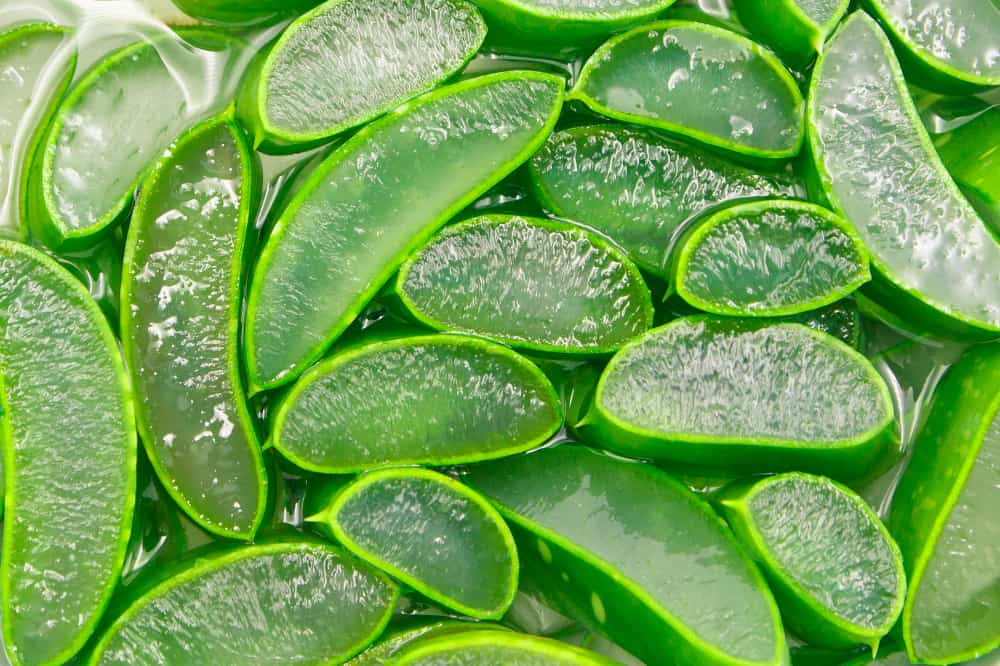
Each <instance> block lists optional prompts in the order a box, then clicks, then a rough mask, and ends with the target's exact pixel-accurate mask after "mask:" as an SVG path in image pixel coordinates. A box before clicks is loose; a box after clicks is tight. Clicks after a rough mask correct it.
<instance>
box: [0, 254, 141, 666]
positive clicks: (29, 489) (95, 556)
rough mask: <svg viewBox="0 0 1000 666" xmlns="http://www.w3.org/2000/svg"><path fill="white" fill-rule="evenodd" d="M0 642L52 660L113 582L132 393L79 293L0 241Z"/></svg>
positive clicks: (99, 322)
mask: <svg viewBox="0 0 1000 666" xmlns="http://www.w3.org/2000/svg"><path fill="white" fill-rule="evenodd" d="M0 375H2V381H0V412H2V416H3V420H2V422H0V428H2V429H0V440H2V443H3V455H4V468H5V470H4V471H5V475H6V486H7V487H6V497H5V506H6V515H5V517H4V525H3V561H2V564H0V569H2V576H3V579H2V580H3V583H2V589H3V639H4V644H5V645H6V647H7V651H8V654H9V656H10V658H11V661H12V662H13V663H14V665H15V666H20V665H24V666H29V665H30V666H35V665H40V664H61V663H63V662H65V661H66V660H68V659H69V658H70V657H72V656H73V655H74V654H75V653H76V652H77V650H79V649H80V648H81V647H82V646H83V644H84V642H85V641H86V640H87V638H88V636H89V635H90V633H91V632H92V631H93V630H94V627H95V626H96V624H97V622H98V620H99V619H100V617H101V613H102V612H103V611H104V608H105V606H106V605H107V603H108V599H109V598H110V596H111V592H112V590H113V589H114V586H115V584H116V583H117V582H118V575H119V573H120V572H121V568H122V564H123V562H124V560H125V550H126V547H127V546H128V540H129V530H130V528H131V524H132V509H133V507H134V505H135V483H136V479H135V476H136V437H135V424H134V422H133V419H132V396H131V393H130V391H129V387H128V381H127V378H126V375H125V370H124V367H123V366H122V361H121V356H120V355H119V353H118V345H117V343H116V342H115V339H114V337H113V335H112V334H111V329H110V328H109V327H108V322H107V320H106V319H105V318H104V315H103V314H102V313H101V311H100V309H99V308H98V307H97V304H96V303H94V301H93V300H92V299H91V298H90V295H89V294H88V293H87V290H86V289H85V288H84V287H83V285H81V284H80V283H79V282H78V281H77V280H76V279H75V278H74V277H73V276H72V275H70V274H69V273H68V272H67V271H66V270H65V269H63V268H62V267H60V266H59V265H57V264H56V263H55V262H54V261H53V260H51V259H49V258H48V257H46V256H45V255H43V254H41V253H40V252H38V251H37V250H33V249H31V248H29V247H28V246H26V245H21V244H18V243H12V242H9V241H0Z"/></svg>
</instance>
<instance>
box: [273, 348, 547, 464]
mask: <svg viewBox="0 0 1000 666" xmlns="http://www.w3.org/2000/svg"><path fill="white" fill-rule="evenodd" d="M561 425H562V415H561V413H560V407H559V401H558V398H557V397H556V395H555V391H554V389H553V388H552V385H551V384H550V383H549V381H548V379H546V378H545V375H543V374H542V371H541V370H539V369H538V368H537V367H535V366H534V365H532V363H531V362H529V361H528V360H526V359H524V358H522V357H521V356H519V355H517V354H515V353H514V352H512V351H510V350H509V349H507V348H506V347H502V346H500V345H497V344H494V343H492V342H487V341H485V340H480V339H478V338H469V337H465V336H460V335H429V336H417V337H410V338H403V339H400V340H390V341H386V342H376V343H373V344H368V345H363V346H360V347H357V348H354V349H349V350H348V351H345V352H342V353H340V354H337V355H335V356H333V357H332V358H331V359H329V360H328V361H326V362H324V363H321V364H320V365H318V366H316V367H315V368H313V369H312V370H310V371H309V372H308V373H306V374H305V375H304V376H303V377H302V379H301V380H300V381H299V382H298V383H297V384H296V385H295V386H294V387H293V388H292V390H291V392H290V393H289V394H288V397H287V398H286V399H285V401H284V402H283V403H282V405H281V407H280V409H279V410H278V413H277V415H276V416H275V421H274V428H273V431H272V435H271V442H272V444H273V445H274V446H275V448H277V449H278V450H279V451H280V452H281V453H282V454H283V455H284V456H285V457H286V458H288V459H289V460H291V461H292V462H294V463H295V464H296V465H298V466H299V467H302V468H303V469H307V470H311V471H315V472H323V473H327V474H338V473H348V472H357V471H361V470H365V469H370V468H373V467H379V466H382V465H389V464H392V465H407V464H428V465H452V464H457V463H463V462H473V461H476V460H485V459H489V458H499V457H502V456H508V455H512V454H514V453H519V452H521V451H527V450H528V449H531V448H534V447H535V446H538V445H539V444H541V443H543V442H544V441H546V440H547V439H548V438H549V437H550V436H551V435H553V434H554V433H555V432H556V431H557V430H559V427H560V426H561Z"/></svg>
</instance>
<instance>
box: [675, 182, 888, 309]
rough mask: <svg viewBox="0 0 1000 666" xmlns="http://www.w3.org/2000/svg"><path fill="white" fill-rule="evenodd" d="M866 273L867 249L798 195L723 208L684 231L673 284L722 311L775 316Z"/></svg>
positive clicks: (811, 305)
mask: <svg viewBox="0 0 1000 666" xmlns="http://www.w3.org/2000/svg"><path fill="white" fill-rule="evenodd" d="M869 279H871V274H870V272H869V270H868V251H867V250H866V249H865V246H864V244H863V243H862V242H861V238H859V237H858V235H857V233H856V232H855V231H854V229H853V228H852V227H851V226H850V225H848V224H847V223H846V222H845V221H844V220H842V219H841V218H839V217H837V216H836V215H834V214H833V213H831V212H830V211H828V210H826V209H825V208H821V207H819V206H816V205H814V204H810V203H805V202H801V201H773V200H771V201H759V202H755V203H746V204H741V205H736V206H733V207H731V208H726V209H725V210H722V211H720V212H718V213H715V214H714V215H712V216H710V217H709V218H707V219H706V220H704V221H703V222H701V223H699V224H698V225H697V226H696V227H694V228H693V229H692V230H691V232H690V233H689V234H686V235H685V238H684V240H683V241H682V243H681V245H680V247H679V249H678V251H677V256H676V259H675V261H674V268H673V279H672V280H671V285H672V288H673V290H674V291H675V292H676V293H677V295H679V296H680V297H681V298H682V299H684V300H685V301H686V302H687V303H688V304H689V305H692V306H694V307H696V308H698V309H699V310H704V311H705V312H711V313H713V314H721V315H735V316H749V317H780V316H784V315H793V314H799V313H802V312H806V311H808V310H814V309H816V308H819V307H822V306H824V305H829V304H831V303H833V302H834V301H838V300H840V299H841V298H843V297H844V296H846V295H848V294H849V293H851V292H853V291H854V290H855V289H857V288H858V287H860V286H861V285H862V284H864V283H865V282H867V281H868V280H869Z"/></svg>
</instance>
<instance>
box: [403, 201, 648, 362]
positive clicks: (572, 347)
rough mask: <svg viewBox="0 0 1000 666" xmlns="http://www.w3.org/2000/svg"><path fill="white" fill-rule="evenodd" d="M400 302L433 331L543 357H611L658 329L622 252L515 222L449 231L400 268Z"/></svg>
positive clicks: (541, 224) (527, 221)
mask: <svg viewBox="0 0 1000 666" xmlns="http://www.w3.org/2000/svg"><path fill="white" fill-rule="evenodd" d="M396 293H397V294H398V295H399V298H400V300H401V301H402V302H403V304H404V305H405V306H406V308H407V309H408V310H409V312H410V314H411V315H412V316H413V317H414V318H415V319H417V321H419V322H421V323H423V324H426V325H428V326H430V327H431V328H435V329H438V330H442V331H447V330H454V331H463V332H466V333H474V334H478V335H482V336H485V337H489V338H494V339H496V340H500V341H502V342H506V343H508V344H510V345H511V346H513V347H516V348H520V349H528V350H534V351H541V352H550V353H559V354H601V353H609V352H613V351H615V350H616V349H618V348H619V347H620V346H621V345H622V344H623V343H625V342H626V341H627V340H629V339H631V338H633V337H635V336H636V335H638V334H640V333H643V332H644V331H646V329H648V328H649V327H650V326H652V323H653V304H652V298H651V296H650V294H649V290H648V289H647V288H646V284H645V282H643V279H642V276H641V275H640V274H639V271H638V269H637V268H636V267H635V265H634V264H632V262H631V261H630V260H629V259H628V257H627V256H625V254H624V253H623V252H622V251H621V250H619V249H618V248H616V247H615V246H613V245H612V244H611V243H609V242H608V241H606V240H605V239H604V238H602V237H600V236H598V235H597V234H594V233H591V232H589V231H587V230H586V229H583V228H581V227H578V226H576V225H572V224H565V223H562V222H552V221H549V220H543V219H539V218H525V217H521V216H518V215H485V216H482V217H477V218H474V219H472V220H469V221H467V222H463V223H461V224H458V225H455V226H452V227H448V228H447V229H445V230H444V231H442V232H441V233H439V234H438V235H437V236H436V237H435V238H434V239H433V240H431V242H430V243H428V244H427V245H426V246H424V247H423V248H422V249H421V250H420V251H418V252H417V253H416V254H415V255H413V256H412V257H410V258H409V259H408V260H407V261H406V263H404V264H403V266H402V268H401V269H400V271H399V276H398V278H397V280H396Z"/></svg>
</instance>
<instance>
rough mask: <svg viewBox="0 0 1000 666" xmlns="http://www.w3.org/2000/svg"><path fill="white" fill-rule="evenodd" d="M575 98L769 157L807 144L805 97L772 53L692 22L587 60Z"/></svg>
mask: <svg viewBox="0 0 1000 666" xmlns="http://www.w3.org/2000/svg"><path fill="white" fill-rule="evenodd" d="M569 99H578V100H580V101H581V102H583V103H584V104H586V105H587V106H588V107H589V108H590V109H591V110H593V111H595V112H596V113H599V114H601V115H603V116H608V117H609V118H614V119H615V120H623V121H626V122H632V123H636V124H638V125H647V126H650V127H654V128H656V129H660V130H663V131H666V132H670V133H672V134H677V135H680V136H682V137H684V138H688V139H693V140H695V141H700V142H702V143H705V144H708V145H710V146H714V147H715V148H720V149H722V150H727V151H730V152H733V153H737V154H739V155H745V156H748V157H752V158H759V159H765V160H768V159H769V160H776V159H786V158H790V157H794V156H795V155H796V154H797V153H798V152H799V148H801V146H802V137H803V127H802V95H801V93H799V89H798V86H797V85H796V84H795V80H794V79H793V78H792V76H791V74H789V73H788V71H787V70H786V69H785V67H784V65H782V64H781V63H780V62H779V61H778V59H777V58H775V57H774V56H773V55H772V54H771V52H770V51H768V50H767V49H765V48H763V47H762V46H760V45H759V44H756V43H754V42H752V41H750V40H749V39H747V38H746V37H742V36H740V35H738V34H736V33H735V32H731V31H729V30H725V29H723V28H718V27H716V26H713V25H708V24H705V23H695V22H692V21H662V22H660V23H651V24H649V25H644V26H640V27H638V28H635V29H634V30H631V31H629V32H626V33H624V34H621V35H616V36H615V37H612V38H611V39H609V40H608V41H607V42H605V43H604V44H603V45H602V46H601V47H600V48H599V49H597V51H596V52H595V53H594V55H592V56H591V57H590V59H589V60H587V63H586V64H585V65H584V66H583V70H582V71H581V72H580V77H579V79H578V80H577V83H576V86H575V87H574V88H573V91H572V92H571V93H570V95H569Z"/></svg>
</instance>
